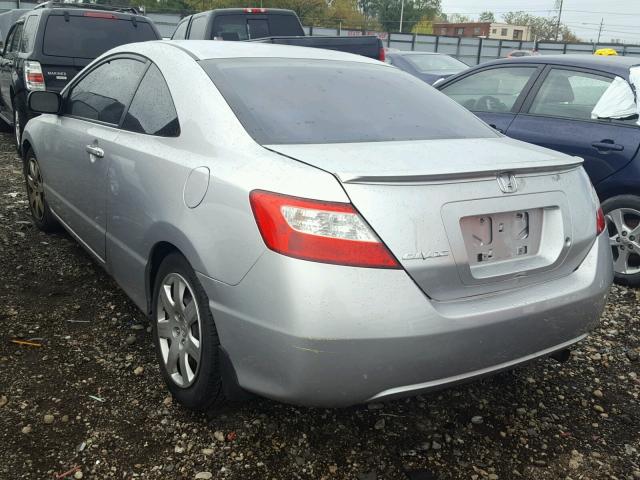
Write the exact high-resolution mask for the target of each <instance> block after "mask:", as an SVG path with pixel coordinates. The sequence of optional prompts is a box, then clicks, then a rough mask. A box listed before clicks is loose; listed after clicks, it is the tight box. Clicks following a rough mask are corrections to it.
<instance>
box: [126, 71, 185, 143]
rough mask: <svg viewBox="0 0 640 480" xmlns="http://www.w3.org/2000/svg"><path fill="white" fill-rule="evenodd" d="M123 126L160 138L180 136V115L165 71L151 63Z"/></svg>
mask: <svg viewBox="0 0 640 480" xmlns="http://www.w3.org/2000/svg"><path fill="white" fill-rule="evenodd" d="M122 128H123V129H125V130H130V131H132V132H138V133H146V134H148V135H157V136H160V137H177V136H178V135H180V125H179V123H178V114H177V113H176V108H175V106H174V105H173V100H172V99H171V93H170V92H169V87H168V86H167V83H166V82H165V80H164V78H163V77H162V73H160V70H159V69H158V67H156V66H155V65H151V67H149V70H148V71H147V73H146V75H145V76H144V78H143V79H142V82H140V86H139V87H138V90H137V91H136V94H135V96H134V97H133V101H132V102H131V106H130V107H129V111H128V112H127V114H126V115H125V117H124V122H122Z"/></svg>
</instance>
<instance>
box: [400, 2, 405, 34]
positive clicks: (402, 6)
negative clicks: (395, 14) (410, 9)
mask: <svg viewBox="0 0 640 480" xmlns="http://www.w3.org/2000/svg"><path fill="white" fill-rule="evenodd" d="M403 15H404V0H402V3H400V29H399V30H400V33H402V16H403Z"/></svg>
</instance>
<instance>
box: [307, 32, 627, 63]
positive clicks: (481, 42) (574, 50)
mask: <svg viewBox="0 0 640 480" xmlns="http://www.w3.org/2000/svg"><path fill="white" fill-rule="evenodd" d="M305 32H306V33H307V35H339V36H358V35H363V34H366V35H377V36H378V37H379V38H380V39H381V40H382V41H383V43H384V44H385V46H387V47H389V48H395V49H398V50H415V51H418V52H438V53H446V54H448V55H451V56H452V57H455V58H457V59H459V60H461V61H463V62H465V63H466V64H467V65H477V64H479V63H483V62H488V61H489V60H495V59H497V58H504V57H506V56H507V55H508V54H509V52H512V51H513V50H533V49H537V50H538V53H540V54H541V55H557V54H582V55H592V54H593V52H595V51H596V50H597V49H599V48H613V49H615V50H616V51H617V52H618V54H619V55H626V56H633V57H640V45H620V44H610V43H597V44H596V43H562V42H546V41H545V42H525V41H519V40H494V39H491V38H476V37H447V36H444V35H416V34H411V33H386V32H375V31H367V32H363V31H360V30H345V29H340V28H320V27H305Z"/></svg>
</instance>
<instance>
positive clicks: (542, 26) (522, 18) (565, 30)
mask: <svg viewBox="0 0 640 480" xmlns="http://www.w3.org/2000/svg"><path fill="white" fill-rule="evenodd" d="M504 21H505V22H506V23H509V24H511V25H522V26H528V27H529V28H530V29H531V37H532V39H533V40H552V41H553V40H556V28H557V26H558V18H557V17H550V18H545V17H538V16H536V15H531V14H529V13H525V12H509V13H507V14H505V15H504ZM558 37H559V39H560V40H562V41H565V42H569V41H576V40H578V37H576V35H575V34H574V33H573V32H572V31H571V29H570V28H569V27H567V26H566V25H563V24H560V29H559V31H558Z"/></svg>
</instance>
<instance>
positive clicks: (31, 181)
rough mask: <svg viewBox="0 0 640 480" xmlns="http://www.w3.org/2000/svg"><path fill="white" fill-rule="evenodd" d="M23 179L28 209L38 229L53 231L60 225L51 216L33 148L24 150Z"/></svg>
mask: <svg viewBox="0 0 640 480" xmlns="http://www.w3.org/2000/svg"><path fill="white" fill-rule="evenodd" d="M24 180H25V186H26V188H27V198H28V201H29V211H30V212H31V218H32V219H33V223H35V225H36V227H38V229H40V230H42V231H43V232H47V233H50V232H54V231H56V230H58V229H59V227H60V225H59V223H58V221H57V220H56V218H55V217H54V216H53V213H52V212H51V209H50V208H49V203H48V202H47V199H46V197H45V193H44V182H43V180H42V173H41V172H40V164H39V163H38V159H37V158H36V154H35V153H34V151H33V150H31V149H29V150H28V151H27V152H26V155H25V160H24Z"/></svg>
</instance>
